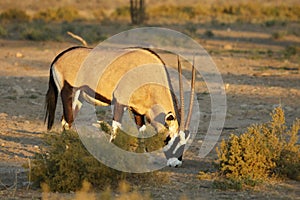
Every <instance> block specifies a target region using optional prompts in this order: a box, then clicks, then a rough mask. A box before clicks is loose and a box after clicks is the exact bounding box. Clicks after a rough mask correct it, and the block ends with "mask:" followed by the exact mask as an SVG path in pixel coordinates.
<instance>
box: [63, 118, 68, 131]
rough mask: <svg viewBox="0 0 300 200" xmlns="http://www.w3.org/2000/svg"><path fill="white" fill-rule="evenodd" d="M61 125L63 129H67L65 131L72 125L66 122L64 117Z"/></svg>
mask: <svg viewBox="0 0 300 200" xmlns="http://www.w3.org/2000/svg"><path fill="white" fill-rule="evenodd" d="M61 125H62V127H63V130H65V131H68V130H70V125H69V124H68V122H66V120H65V119H64V118H63V119H62V120H61Z"/></svg>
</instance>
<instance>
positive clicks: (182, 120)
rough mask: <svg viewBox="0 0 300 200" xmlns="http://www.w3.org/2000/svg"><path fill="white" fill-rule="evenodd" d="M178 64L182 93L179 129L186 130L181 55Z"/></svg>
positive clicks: (180, 92) (180, 91) (180, 90)
mask: <svg viewBox="0 0 300 200" xmlns="http://www.w3.org/2000/svg"><path fill="white" fill-rule="evenodd" d="M177 66H178V73H179V74H178V76H179V94H180V124H179V130H180V131H184V129H185V127H184V94H183V92H184V91H183V83H182V67H181V62H180V60H179V56H177Z"/></svg>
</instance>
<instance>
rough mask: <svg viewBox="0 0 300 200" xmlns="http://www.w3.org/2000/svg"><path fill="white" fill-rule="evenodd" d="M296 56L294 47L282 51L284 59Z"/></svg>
mask: <svg viewBox="0 0 300 200" xmlns="http://www.w3.org/2000/svg"><path fill="white" fill-rule="evenodd" d="M296 54H297V48H296V47H295V46H287V47H286V48H285V49H284V51H283V55H284V57H285V58H290V57H292V56H294V55H296Z"/></svg>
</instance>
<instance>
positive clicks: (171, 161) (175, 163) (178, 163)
mask: <svg viewBox="0 0 300 200" xmlns="http://www.w3.org/2000/svg"><path fill="white" fill-rule="evenodd" d="M167 165H168V166H169V167H180V166H181V165H182V161H180V160H178V158H169V159H168V162H167Z"/></svg>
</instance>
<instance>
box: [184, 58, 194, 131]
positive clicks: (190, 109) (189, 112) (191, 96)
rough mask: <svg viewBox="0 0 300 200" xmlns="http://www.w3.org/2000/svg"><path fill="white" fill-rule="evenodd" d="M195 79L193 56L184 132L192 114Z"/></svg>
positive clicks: (187, 127) (187, 128) (188, 125)
mask: <svg viewBox="0 0 300 200" xmlns="http://www.w3.org/2000/svg"><path fill="white" fill-rule="evenodd" d="M195 79H196V69H195V56H194V57H193V65H192V80H191V94H190V103H189V111H188V115H187V118H186V122H185V127H184V129H185V130H189V127H190V123H191V118H192V112H193V104H194V96H195Z"/></svg>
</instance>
